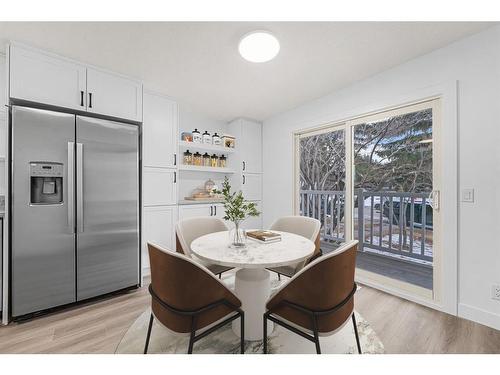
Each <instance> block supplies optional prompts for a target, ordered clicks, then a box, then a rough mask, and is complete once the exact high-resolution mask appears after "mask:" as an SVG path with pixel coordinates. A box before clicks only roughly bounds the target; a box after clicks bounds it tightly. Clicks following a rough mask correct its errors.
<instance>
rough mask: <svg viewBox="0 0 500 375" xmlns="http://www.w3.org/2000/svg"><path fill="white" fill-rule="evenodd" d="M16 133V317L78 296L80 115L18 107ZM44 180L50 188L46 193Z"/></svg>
mask: <svg viewBox="0 0 500 375" xmlns="http://www.w3.org/2000/svg"><path fill="white" fill-rule="evenodd" d="M12 132H13V133H12V139H13V151H12V152H13V166H12V171H13V172H12V209H13V210H12V239H11V241H12V258H11V259H12V316H13V317H17V316H20V315H24V314H28V313H32V312H36V311H39V310H44V309H47V308H51V307H54V306H59V305H64V304H67V303H71V302H74V301H75V300H76V291H75V277H76V276H75V234H74V230H75V228H74V225H73V223H74V221H73V217H74V216H73V215H74V212H73V205H72V199H73V196H74V194H73V190H72V186H74V185H73V183H74V181H73V179H74V173H73V169H74V164H73V155H74V143H73V142H74V138H75V116H74V115H69V114H63V113H56V112H51V111H45V110H39V109H31V108H25V107H17V106H14V107H13V108H12ZM52 168H54V169H52ZM55 181H56V182H57V183H55ZM53 183H54V184H53ZM43 184H45V185H47V186H48V185H50V189H48V188H45V191H44V189H43V188H40V186H43ZM35 189H38V190H36V192H35ZM36 197H43V199H40V200H36ZM56 198H57V199H56ZM61 200H62V202H61ZM36 202H38V203H36Z"/></svg>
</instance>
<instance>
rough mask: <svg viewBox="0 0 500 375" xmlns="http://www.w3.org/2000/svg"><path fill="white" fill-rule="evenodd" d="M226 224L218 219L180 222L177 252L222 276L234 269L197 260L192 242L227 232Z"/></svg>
mask: <svg viewBox="0 0 500 375" xmlns="http://www.w3.org/2000/svg"><path fill="white" fill-rule="evenodd" d="M227 230H228V228H227V226H226V224H225V223H224V222H223V221H222V220H221V219H219V218H216V217H193V218H190V219H185V220H181V221H179V222H178V223H177V224H176V226H175V238H176V251H177V252H178V253H182V254H184V255H186V256H187V257H190V258H192V259H194V260H196V261H197V262H198V263H201V264H203V265H204V266H205V267H207V268H208V269H209V270H210V271H211V272H212V273H214V274H215V275H219V279H220V278H221V275H222V274H223V273H224V272H226V271H229V270H232V269H233V267H226V266H221V265H219V264H212V263H208V262H205V261H204V260H202V259H199V258H196V256H195V255H194V254H193V253H192V251H191V242H193V241H194V240H195V239H197V238H198V237H201V236H204V235H205V234H209V233H215V232H223V231H227Z"/></svg>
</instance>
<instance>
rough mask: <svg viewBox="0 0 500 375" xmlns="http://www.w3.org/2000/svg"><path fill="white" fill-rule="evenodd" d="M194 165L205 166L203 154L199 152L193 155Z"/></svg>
mask: <svg viewBox="0 0 500 375" xmlns="http://www.w3.org/2000/svg"><path fill="white" fill-rule="evenodd" d="M193 165H197V166H201V165H203V161H202V158H201V154H200V153H199V152H198V151H196V152H195V153H194V155H193Z"/></svg>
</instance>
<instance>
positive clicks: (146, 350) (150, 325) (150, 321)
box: [144, 313, 154, 354]
mask: <svg viewBox="0 0 500 375" xmlns="http://www.w3.org/2000/svg"><path fill="white" fill-rule="evenodd" d="M153 320H154V318H153V313H151V316H150V317H149V326H148V334H147V335H146V345H145V346H144V354H147V353H148V346H149V339H150V338H151V329H152V328H153Z"/></svg>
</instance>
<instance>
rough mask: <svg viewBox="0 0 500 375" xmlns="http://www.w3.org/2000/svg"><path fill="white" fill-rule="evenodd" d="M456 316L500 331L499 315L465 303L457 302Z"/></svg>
mask: <svg viewBox="0 0 500 375" xmlns="http://www.w3.org/2000/svg"><path fill="white" fill-rule="evenodd" d="M458 316H459V317H461V318H464V319H468V320H472V321H473V322H476V323H480V324H484V325H485V326H488V327H491V328H494V329H497V330H499V331H500V315H499V314H495V313H492V312H490V311H486V310H483V309H479V308H477V307H473V306H470V305H467V304H465V303H459V304H458Z"/></svg>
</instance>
